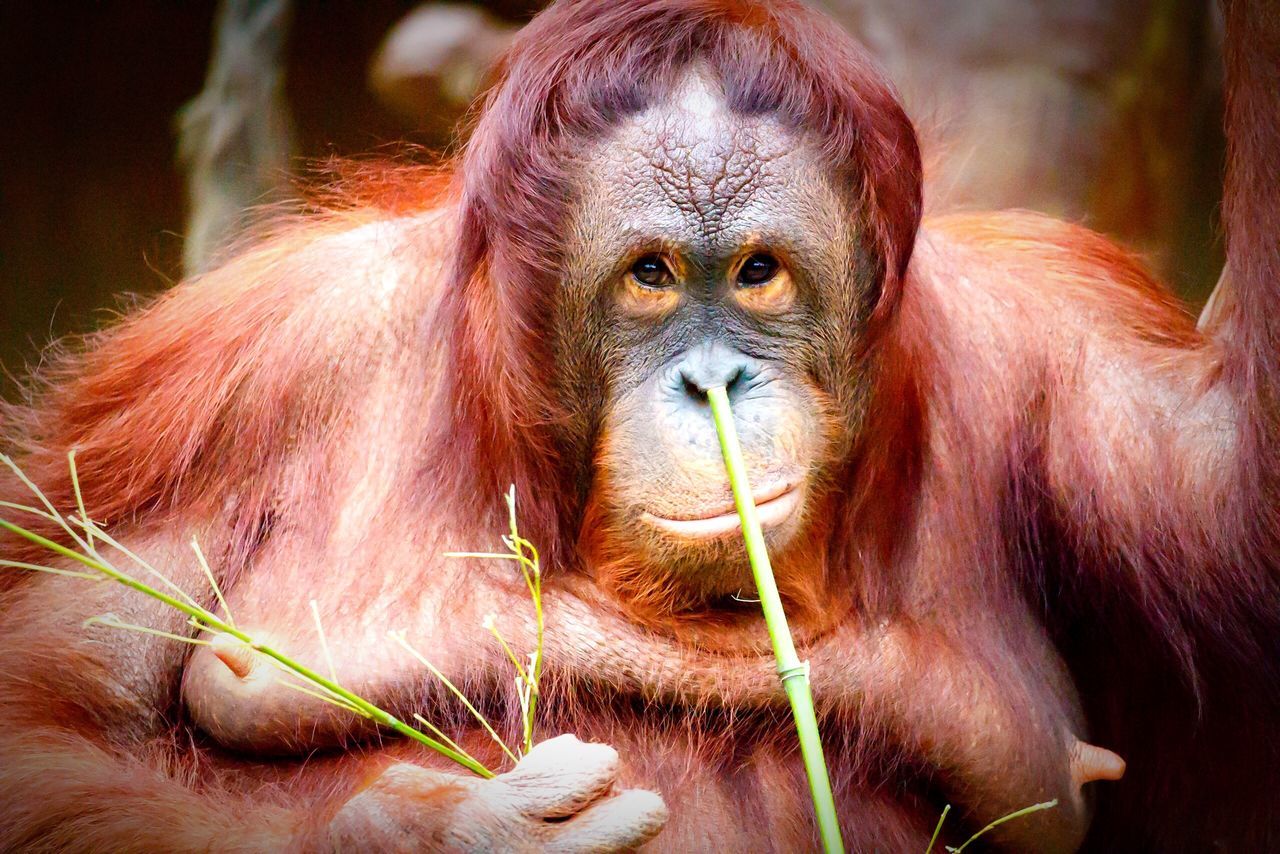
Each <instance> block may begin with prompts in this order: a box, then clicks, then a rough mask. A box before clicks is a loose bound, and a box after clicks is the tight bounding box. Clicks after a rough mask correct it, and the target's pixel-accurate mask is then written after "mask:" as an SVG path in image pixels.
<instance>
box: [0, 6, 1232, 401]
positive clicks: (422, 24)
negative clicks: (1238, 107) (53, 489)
mask: <svg viewBox="0 0 1280 854" xmlns="http://www.w3.org/2000/svg"><path fill="white" fill-rule="evenodd" d="M601 2H608V0H601ZM810 2H811V3H812V4H813V5H815V6H818V7H820V8H822V9H824V10H826V11H827V12H828V13H829V14H830V15H832V17H834V18H835V19H836V20H838V21H839V22H840V23H841V24H842V25H844V26H845V27H846V28H847V29H848V30H849V31H851V32H852V33H854V34H855V35H856V36H857V37H858V38H859V39H861V40H862V41H863V43H864V44H866V45H867V47H868V48H869V49H870V50H871V51H872V52H873V53H874V54H875V55H876V56H878V57H879V58H880V60H881V61H882V63H883V64H884V66H885V68H886V69H887V71H888V73H889V75H890V77H891V78H892V79H893V80H894V81H895V82H896V84H897V85H898V87H899V89H900V90H901V92H902V94H903V98H904V101H905V103H906V104H907V108H908V111H909V112H910V113H911V115H912V117H913V118H914V119H915V120H916V122H917V125H918V126H919V128H920V130H921V133H922V136H923V139H924V143H925V153H926V160H927V163H928V180H927V183H926V196H927V205H928V207H929V209H930V210H932V211H942V210H951V209H956V208H965V209H982V208H1005V207H1021V208H1030V209H1034V210H1040V211H1044V212H1047V213H1050V214H1054V215H1057V216H1062V217H1066V218H1068V219H1071V220H1075V221H1078V222H1083V223H1085V224H1087V225H1089V226H1091V227H1093V228H1095V229H1098V230H1100V231H1103V232H1106V233H1108V234H1110V235H1112V236H1113V237H1115V238H1116V239H1118V240H1120V241H1121V242H1122V243H1124V244H1126V245H1128V246H1130V247H1132V248H1133V249H1135V250H1136V251H1138V252H1140V253H1142V254H1143V255H1144V256H1145V257H1146V258H1147V259H1148V261H1149V263H1150V264H1151V265H1152V266H1153V267H1154V268H1155V269H1156V270H1157V271H1158V272H1159V273H1161V274H1162V275H1163V276H1164V277H1165V278H1166V280H1168V281H1169V282H1170V283H1171V284H1172V285H1173V286H1174V287H1175V288H1176V289H1177V290H1178V291H1179V292H1181V293H1182V294H1183V295H1184V296H1185V297H1186V298H1187V299H1188V301H1189V303H1190V304H1191V306H1192V310H1194V309H1195V308H1197V307H1198V305H1199V304H1200V303H1202V302H1203V300H1204V299H1205V298H1206V297H1207V296H1208V294H1209V292H1210V291H1211V289H1212V287H1213V284H1214V282H1215V281H1216V279H1217V276H1218V271H1219V267H1220V264H1221V252H1222V247H1221V240H1220V235H1219V234H1218V231H1217V223H1216V215H1217V209H1218V201H1219V186H1220V180H1221V166H1222V157H1223V142H1222V138H1221V110H1222V103H1221V94H1220V85H1221V56H1220V52H1221V22H1220V21H1219V20H1218V19H1217V15H1216V4H1214V3H1212V0H810ZM541 5H542V4H541V3H534V2H520V0H508V2H497V0H495V2H486V3H426V4H422V3H415V2H402V1H401V0H222V2H215V0H184V2H181V3H176V2H171V0H127V2H126V0H98V2H92V3H84V2H57V0H54V2H47V3H0V56H3V60H2V61H3V62H4V63H5V66H6V67H5V72H4V74H3V78H2V79H0V93H3V94H2V95H0V99H2V103H3V104H5V114H6V121H5V122H4V129H3V130H0V365H2V366H3V367H4V368H5V369H6V371H8V372H10V373H13V374H19V375H20V374H21V373H23V370H24V369H23V366H24V365H25V364H30V363H33V362H35V361H36V360H38V358H39V352H40V349H41V348H42V347H43V346H45V345H46V344H47V343H48V342H49V341H51V340H52V339H54V338H56V337H57V336H60V335H62V334H65V333H67V332H84V331H88V330H91V329H93V328H95V327H96V326H98V325H100V324H101V323H103V322H104V321H106V320H108V319H109V317H110V314H111V311H110V310H111V309H117V308H119V307H120V305H121V302H120V299H119V297H118V295H119V294H121V293H134V294H147V293H152V292H155V291H157V290H159V289H162V288H164V287H167V286H168V285H170V284H171V283H172V282H174V281H175V280H177V279H180V278H181V277H182V276H183V275H184V271H186V272H192V271H198V270H200V269H202V268H204V267H206V266H207V265H208V264H210V263H213V261H214V259H216V258H217V255H218V249H219V247H221V246H224V245H225V243H226V241H228V240H230V239H234V237H235V236H236V235H237V234H238V233H241V232H242V231H243V229H244V228H245V227H246V226H247V225H248V224H250V223H251V222H252V220H253V217H252V216H246V215H245V214H244V213H243V211H244V210H245V209H246V208H249V207H252V206H254V205H259V206H261V205H269V204H272V203H280V204H281V205H283V206H285V207H287V205H288V203H289V201H290V199H292V198H293V197H294V196H295V195H296V193H295V186H296V184H295V183H294V181H295V180H296V178H297V177H298V176H299V175H303V174H306V172H307V171H308V170H309V169H311V168H312V167H313V166H314V164H315V163H317V162H322V161H324V160H325V159H327V158H330V157H334V156H338V157H345V156H353V155H363V154H370V153H372V154H378V153H380V152H382V153H394V152H402V151H403V146H402V145H399V144H398V143H402V142H408V143H411V144H413V145H416V146H421V147H422V148H423V149H425V150H426V151H437V152H447V151H450V150H453V149H455V148H456V146H457V145H458V144H459V143H460V141H461V140H462V139H463V138H464V136H465V125H466V122H465V116H466V114H467V112H466V111H467V107H468V105H469V104H470V103H471V101H472V99H473V98H474V97H475V95H477V94H478V93H479V92H480V91H481V90H482V88H483V86H484V85H485V81H486V77H485V69H486V68H487V67H488V65H489V63H490V62H491V60H492V59H493V58H494V57H495V56H496V55H497V54H498V53H499V52H500V51H501V50H502V48H503V46H504V45H505V44H506V43H507V41H508V40H509V39H510V37H511V34H512V33H514V32H515V31H516V30H517V29H518V27H519V26H520V25H521V24H522V23H523V22H525V21H527V20H528V18H529V17H530V16H531V15H532V14H534V13H535V12H536V11H537V9H538V8H539V7H540V6H541ZM0 383H6V384H7V385H6V386H5V390H6V391H7V392H12V390H13V386H12V379H11V378H6V379H5V380H0Z"/></svg>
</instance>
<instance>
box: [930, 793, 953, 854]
mask: <svg viewBox="0 0 1280 854" xmlns="http://www.w3.org/2000/svg"><path fill="white" fill-rule="evenodd" d="M950 812H951V804H947V805H946V806H944V807H943V808H942V815H940V816H938V823H937V824H936V825H934V828H933V836H930V837H929V847H928V848H926V849H924V854H933V846H934V843H936V842H937V841H938V836H939V835H940V834H941V833H942V823H943V822H944V821H946V820H947V814H948V813H950Z"/></svg>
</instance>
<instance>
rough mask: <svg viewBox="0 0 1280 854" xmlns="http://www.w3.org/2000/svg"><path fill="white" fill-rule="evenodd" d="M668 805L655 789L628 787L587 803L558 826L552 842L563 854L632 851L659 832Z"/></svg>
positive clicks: (554, 847) (553, 846) (553, 848)
mask: <svg viewBox="0 0 1280 854" xmlns="http://www.w3.org/2000/svg"><path fill="white" fill-rule="evenodd" d="M666 823H667V805H666V804H665V803H663V801H662V798H661V797H660V796H659V795H658V794H657V793H655V792H648V791H645V790H644V789H628V790H626V791H625V792H621V793H619V794H618V795H615V796H614V797H612V798H606V799H605V800H602V801H599V802H598V803H595V804H593V805H591V806H590V807H587V809H585V810H583V811H582V813H581V814H579V815H577V816H574V817H573V818H571V819H569V820H568V821H566V822H565V823H564V824H562V825H558V826H557V825H551V826H552V827H555V828H556V829H555V830H554V831H553V832H552V835H551V837H550V839H551V844H550V845H549V846H548V847H549V848H551V849H552V850H554V851H557V852H561V854H577V852H588V851H592V852H595V851H600V852H609V851H629V850H631V849H633V848H638V847H639V846H641V845H643V844H644V843H646V842H648V841H649V840H650V839H652V838H653V837H655V836H657V835H658V831H660V830H662V826H663V825H664V824H666Z"/></svg>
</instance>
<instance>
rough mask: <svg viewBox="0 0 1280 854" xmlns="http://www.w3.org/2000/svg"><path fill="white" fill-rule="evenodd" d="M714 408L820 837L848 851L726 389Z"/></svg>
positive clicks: (803, 667) (804, 671) (712, 395)
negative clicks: (798, 744) (807, 780)
mask: <svg viewBox="0 0 1280 854" xmlns="http://www.w3.org/2000/svg"><path fill="white" fill-rule="evenodd" d="M707 399H708V400H709V401H710V403H711V417H712V419H713V420H714V421H715V425H716V432H717V433H718V434H719V436H720V450H721V452H722V453H723V454H724V464H725V469H726V470H727V471H728V473H729V484H730V486H731V487H732V488H733V500H734V503H735V504H736V505H737V508H738V518H739V520H740V521H741V523H742V536H743V539H744V541H745V542H746V547H747V558H748V560H749V561H750V563H751V574H752V576H753V577H754V578H755V582H756V592H757V595H759V597H760V606H761V609H762V610H763V611H764V621H765V626H766V627H767V628H768V631H769V639H770V641H771V642H772V643H773V654H774V658H775V659H777V663H778V677H779V678H780V679H781V680H782V686H783V690H785V691H786V693H787V699H788V700H789V701H790V703H791V713H792V717H794V719H795V722H796V733H797V735H798V737H799V740H800V755H801V758H802V759H803V760H804V769H805V773H806V774H807V776H808V778H809V794H810V796H811V797H812V799H813V809H814V813H815V814H816V815H817V819H818V835H819V837H820V838H821V839H822V848H823V850H824V851H825V852H826V854H836V852H841V854H842V852H843V851H844V840H843V838H841V836H840V822H839V819H838V818H837V816H836V803H835V797H834V796H833V795H832V793H831V778H830V776H829V775H828V774H827V762H826V758H825V757H824V756H823V754H822V737H821V735H820V734H819V732H818V716H817V713H816V712H815V711H814V707H813V692H812V690H811V689H810V687H809V663H808V662H807V661H806V662H802V661H801V660H800V657H799V656H798V655H797V654H796V648H795V642H794V641H793V640H792V639H791V629H790V628H789V627H788V626H787V615H786V612H785V611H784V610H783V608H782V597H781V596H780V595H779V593H778V585H777V582H776V581H774V578H773V566H772V565H771V564H770V562H769V551H768V549H767V547H766V546H765V541H764V530H763V529H762V528H761V527H760V519H759V517H758V516H757V514H756V504H755V499H754V498H753V497H752V492H751V483H750V480H749V479H748V477H747V465H746V461H745V460H744V459H743V456H742V445H741V444H740V443H739V441H738V431H737V428H736V427H735V426H734V423H733V411H732V409H731V407H730V406H729V393H728V391H727V390H726V389H725V387H724V386H717V387H715V388H712V389H709V390H708V391H707Z"/></svg>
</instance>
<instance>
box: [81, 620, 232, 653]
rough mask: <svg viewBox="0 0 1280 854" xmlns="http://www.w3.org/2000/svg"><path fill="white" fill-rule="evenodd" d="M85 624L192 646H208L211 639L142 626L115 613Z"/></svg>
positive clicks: (86, 621)
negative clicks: (129, 621) (152, 636)
mask: <svg viewBox="0 0 1280 854" xmlns="http://www.w3.org/2000/svg"><path fill="white" fill-rule="evenodd" d="M84 626H85V627H86V628H88V627H89V626H103V627H105V628H108V629H123V630H125V631H128V632H137V633H139V634H144V635H155V636H156V637H158V638H168V639H169V640H172V641H177V642H178V643H185V644H190V645H191V646H208V645H209V641H207V640H205V639H204V638H193V637H190V636H188V635H175V634H174V633H173V632H166V631H164V630H163V629H153V628H151V627H150V626H140V625H138V624H137V623H126V622H125V621H124V620H122V619H120V618H119V617H117V616H116V615H115V614H102V615H99V616H97V617H90V618H89V619H87V620H85V621H84Z"/></svg>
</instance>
